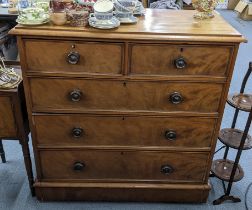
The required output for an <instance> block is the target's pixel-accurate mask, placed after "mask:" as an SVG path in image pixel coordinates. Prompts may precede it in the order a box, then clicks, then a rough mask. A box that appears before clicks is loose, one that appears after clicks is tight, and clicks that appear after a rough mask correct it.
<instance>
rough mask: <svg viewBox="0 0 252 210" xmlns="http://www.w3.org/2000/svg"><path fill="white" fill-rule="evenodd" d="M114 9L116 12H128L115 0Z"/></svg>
mask: <svg viewBox="0 0 252 210" xmlns="http://www.w3.org/2000/svg"><path fill="white" fill-rule="evenodd" d="M114 7H115V10H116V11H120V12H130V10H129V9H127V8H126V7H124V6H123V5H122V4H120V3H119V2H118V1H117V0H114Z"/></svg>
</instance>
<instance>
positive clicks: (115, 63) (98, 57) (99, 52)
mask: <svg viewBox="0 0 252 210" xmlns="http://www.w3.org/2000/svg"><path fill="white" fill-rule="evenodd" d="M24 45H25V54H26V57H27V59H26V62H27V67H28V68H27V71H35V72H36V71H39V72H53V73H57V72H59V73H60V72H66V73H80V72H89V73H98V74H107V73H108V74H121V73H122V65H123V52H124V50H123V44H120V43H118V44H114V43H113V44H112V43H103V42H101V43H100V42H74V41H60V40H55V41H49V40H48V41H40V40H25V42H24Z"/></svg>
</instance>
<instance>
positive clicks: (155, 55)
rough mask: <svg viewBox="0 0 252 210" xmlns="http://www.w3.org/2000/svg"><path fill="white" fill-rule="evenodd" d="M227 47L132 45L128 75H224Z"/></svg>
mask: <svg viewBox="0 0 252 210" xmlns="http://www.w3.org/2000/svg"><path fill="white" fill-rule="evenodd" d="M231 53H232V48H231V47H230V46H204V45H202V46H199V45H164V44H162V45H158V44H152V45H151V44H132V46H131V63H130V72H131V74H142V75H202V76H211V75H212V76H225V75H226V72H227V68H228V64H229V60H230V55H231Z"/></svg>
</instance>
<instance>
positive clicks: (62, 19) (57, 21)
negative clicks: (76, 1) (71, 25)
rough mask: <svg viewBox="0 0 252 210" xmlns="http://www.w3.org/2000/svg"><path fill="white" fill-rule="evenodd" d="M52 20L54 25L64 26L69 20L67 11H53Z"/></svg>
mask: <svg viewBox="0 0 252 210" xmlns="http://www.w3.org/2000/svg"><path fill="white" fill-rule="evenodd" d="M50 20H51V21H52V23H53V24H54V25H57V26H62V25H64V24H66V22H67V17H66V12H52V13H51V14H50Z"/></svg>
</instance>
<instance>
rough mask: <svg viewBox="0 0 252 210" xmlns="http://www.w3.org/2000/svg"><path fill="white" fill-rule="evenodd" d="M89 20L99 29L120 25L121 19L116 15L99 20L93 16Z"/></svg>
mask: <svg viewBox="0 0 252 210" xmlns="http://www.w3.org/2000/svg"><path fill="white" fill-rule="evenodd" d="M88 22H89V25H90V26H92V27H94V28H99V29H112V28H117V27H119V26H120V21H119V20H118V19H117V18H115V17H113V18H111V19H110V20H97V19H96V18H95V17H91V18H89V20H88Z"/></svg>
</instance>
